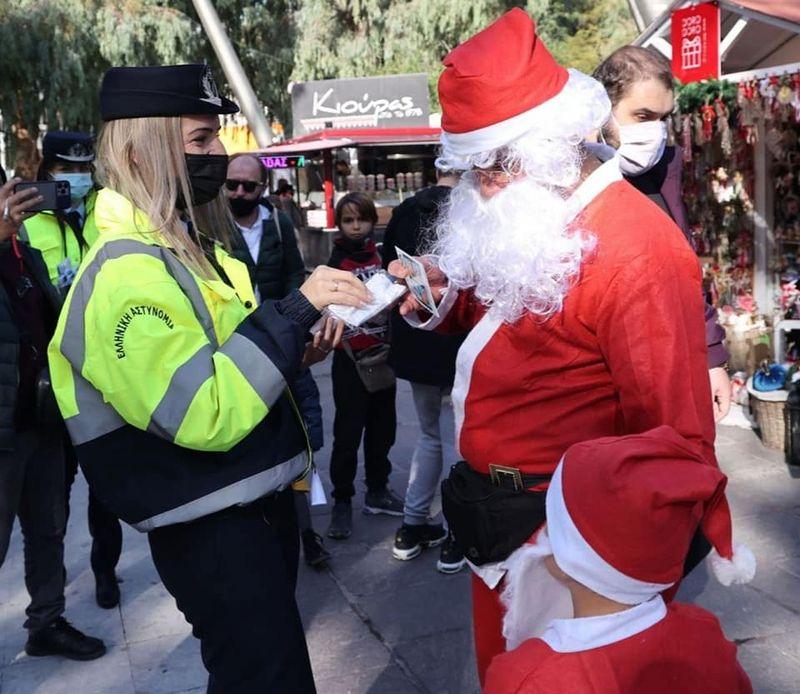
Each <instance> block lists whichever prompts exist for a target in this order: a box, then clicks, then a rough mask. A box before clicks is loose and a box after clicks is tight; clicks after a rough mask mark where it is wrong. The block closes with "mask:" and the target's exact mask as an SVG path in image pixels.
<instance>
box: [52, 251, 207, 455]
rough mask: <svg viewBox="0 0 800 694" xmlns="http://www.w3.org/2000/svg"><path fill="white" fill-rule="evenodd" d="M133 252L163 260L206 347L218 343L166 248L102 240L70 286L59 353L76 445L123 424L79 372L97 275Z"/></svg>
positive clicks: (191, 282) (194, 290) (191, 285)
mask: <svg viewBox="0 0 800 694" xmlns="http://www.w3.org/2000/svg"><path fill="white" fill-rule="evenodd" d="M137 253H138V254H143V255H149V256H151V257H154V258H159V259H160V260H161V261H162V262H163V263H164V265H165V267H166V269H167V271H168V272H169V273H170V275H171V276H172V277H173V278H174V279H175V281H176V282H177V283H178V285H179V286H180V288H181V290H182V291H183V292H184V294H186V297H187V298H188V299H189V302H190V303H191V305H192V309H193V310H194V313H195V316H196V317H197V319H198V321H199V322H200V324H201V325H202V327H203V332H204V333H205V335H206V338H207V339H208V340H209V342H210V343H211V347H209V350H210V351H211V352H213V350H214V349H216V347H217V345H218V342H217V336H216V334H215V333H214V324H213V321H212V319H211V313H210V311H209V310H208V307H207V306H206V303H205V301H203V297H202V295H201V293H200V288H199V287H198V286H197V282H196V281H195V279H194V278H193V277H192V275H191V273H190V272H189V271H188V270H187V269H186V268H185V267H184V266H183V265H182V264H181V263H180V261H179V260H178V259H177V258H175V256H174V255H173V254H172V253H171V252H170V251H169V249H167V248H163V247H161V246H151V245H148V244H146V243H143V242H141V241H133V240H131V239H119V240H116V241H109V242H108V243H106V244H105V245H104V246H103V247H102V248H101V249H100V250H99V251H98V252H97V254H96V255H95V257H94V258H93V259H92V261H91V262H90V263H89V264H88V265H87V266H86V268H85V269H84V271H83V273H82V274H81V277H80V279H79V280H78V282H77V283H76V284H75V285H74V287H73V289H72V298H71V299H70V304H69V308H68V309H67V310H68V314H67V320H66V325H65V327H64V335H63V336H62V338H61V352H62V354H64V356H65V357H66V358H67V360H68V361H69V362H70V364H71V365H72V369H73V376H74V379H75V400H76V403H77V406H78V414H76V415H75V416H73V417H70V418H69V419H68V420H67V426H68V428H69V432H70V436H71V437H72V440H73V443H74V444H75V445H76V446H77V445H79V444H81V443H86V442H87V441H92V440H93V439H95V438H97V437H99V436H102V435H104V434H107V433H109V432H111V431H114V430H116V429H119V428H120V427H122V426H124V425H125V421H124V420H123V419H122V418H121V417H120V416H119V415H118V414H117V412H116V411H115V410H114V408H113V407H112V406H111V405H109V404H108V403H106V402H104V401H103V398H102V395H101V394H100V393H99V392H98V391H97V390H96V389H95V388H94V387H93V386H91V384H89V383H88V382H87V381H86V380H85V379H84V378H83V377H82V376H81V374H82V372H83V365H84V361H85V359H86V307H87V306H88V304H89V300H90V299H91V297H92V294H93V292H94V285H95V281H96V280H97V275H98V274H99V273H100V270H101V268H102V267H103V264H104V263H105V262H106V261H107V260H116V259H117V258H121V257H123V256H126V255H132V254H137ZM195 356H197V355H195ZM184 366H185V365H184ZM179 370H180V369H179ZM206 378H207V376H206ZM204 380H205V379H204ZM195 390H196V389H195ZM189 402H191V400H190V401H189ZM161 404H162V403H160V404H159V407H161ZM165 407H166V405H165ZM170 411H171V410H170ZM184 413H185V412H184Z"/></svg>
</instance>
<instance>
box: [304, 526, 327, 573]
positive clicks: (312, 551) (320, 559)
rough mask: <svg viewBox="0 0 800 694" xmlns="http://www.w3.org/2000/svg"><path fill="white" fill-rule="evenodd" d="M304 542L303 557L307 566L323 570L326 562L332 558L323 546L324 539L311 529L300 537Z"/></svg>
mask: <svg viewBox="0 0 800 694" xmlns="http://www.w3.org/2000/svg"><path fill="white" fill-rule="evenodd" d="M300 538H301V540H302V541H303V556H304V557H305V560H306V564H308V565H309V566H313V567H314V568H315V569H316V568H320V569H321V568H322V567H323V566H324V565H325V562H327V561H328V559H330V558H331V553H330V552H329V551H328V550H327V549H325V545H324V544H322V538H321V537H320V536H319V535H317V533H315V532H314V531H313V530H312V529H311V528H309V529H308V530H304V531H303V532H302V533H301V535H300Z"/></svg>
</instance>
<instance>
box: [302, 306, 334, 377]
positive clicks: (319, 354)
mask: <svg viewBox="0 0 800 694" xmlns="http://www.w3.org/2000/svg"><path fill="white" fill-rule="evenodd" d="M342 333H344V321H337V320H336V319H335V318H330V317H328V318H326V319H325V325H324V326H323V327H322V330H317V332H316V333H314V339H313V340H312V341H311V342H309V343H308V344H307V345H306V351H305V354H303V363H302V368H303V369H307V368H308V367H309V366H311V365H312V364H317V363H319V362H321V361H323V360H324V359H325V357H327V356H328V353H329V352H330V351H331V350H332V349H333V348H334V347H336V346H337V345H338V344H339V343H340V342H341V341H342Z"/></svg>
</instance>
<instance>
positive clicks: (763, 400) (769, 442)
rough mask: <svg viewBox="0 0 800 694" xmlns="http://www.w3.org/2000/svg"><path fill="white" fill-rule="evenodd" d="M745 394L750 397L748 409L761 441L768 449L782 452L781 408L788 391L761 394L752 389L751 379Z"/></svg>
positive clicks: (784, 429) (783, 437) (784, 425)
mask: <svg viewBox="0 0 800 694" xmlns="http://www.w3.org/2000/svg"><path fill="white" fill-rule="evenodd" d="M747 392H748V394H749V395H750V409H751V410H752V411H753V415H754V416H755V418H756V422H758V428H759V429H760V430H761V440H762V441H763V442H764V445H765V446H767V447H768V448H774V449H776V450H779V451H782V450H783V447H784V440H785V432H786V423H785V420H784V418H783V408H784V405H785V403H786V397H787V396H788V394H789V393H788V391H785V390H773V391H771V392H769V393H761V392H759V391H757V390H754V389H753V379H752V378H750V379H748V381H747Z"/></svg>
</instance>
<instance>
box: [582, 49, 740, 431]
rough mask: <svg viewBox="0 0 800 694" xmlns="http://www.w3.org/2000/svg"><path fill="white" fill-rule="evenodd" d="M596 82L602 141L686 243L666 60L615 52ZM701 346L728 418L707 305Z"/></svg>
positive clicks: (644, 52) (718, 412)
mask: <svg viewBox="0 0 800 694" xmlns="http://www.w3.org/2000/svg"><path fill="white" fill-rule="evenodd" d="M594 77H595V79H597V81H599V82H600V83H602V85H603V86H604V87H605V88H606V92H607V93H608V96H609V99H610V100H611V107H612V110H611V116H612V117H611V120H610V121H609V122H608V124H606V126H605V127H604V128H603V130H602V135H603V139H604V140H605V142H606V143H607V144H609V145H610V146H612V147H614V148H615V149H616V150H617V153H618V154H619V157H620V168H621V169H622V173H623V174H624V175H625V178H626V179H627V180H628V182H629V183H631V184H632V185H633V186H634V187H635V188H637V189H638V190H639V191H640V192H642V193H644V194H645V195H646V196H647V197H649V198H650V199H651V200H652V201H653V202H655V203H656V204H657V205H658V206H659V207H660V208H661V209H662V210H664V211H665V212H666V213H667V214H668V215H669V216H670V217H672V219H673V221H674V222H675V223H676V224H677V225H678V226H679V227H680V228H681V230H682V231H683V233H684V235H685V236H686V238H687V239H688V240H689V241H691V232H690V230H689V220H688V218H687V214H686V207H685V206H684V203H683V198H682V185H681V180H682V177H683V162H682V157H681V150H680V148H678V147H675V146H667V120H668V119H669V117H670V115H671V114H672V112H673V110H674V107H675V93H674V88H673V85H674V81H673V77H672V68H671V66H670V64H669V61H668V60H667V59H666V58H664V57H663V56H662V55H661V54H659V53H656V52H655V51H651V50H649V49H647V48H639V47H638V46H624V47H623V48H620V49H618V50H616V51H614V52H613V53H612V54H611V55H610V56H609V57H608V58H606V59H605V60H604V61H603V62H602V63H601V64H600V65H599V66H598V67H597V69H596V70H595V73H594ZM705 318H706V343H707V346H708V369H709V378H710V379H711V392H712V395H713V396H714V417H715V419H716V420H717V421H719V420H720V419H722V418H723V417H725V415H727V414H728V410H729V409H730V404H731V395H730V393H731V386H730V379H729V378H728V373H727V371H726V369H725V364H726V362H727V361H728V353H727V351H726V350H725V346H724V345H723V340H724V339H725V330H724V329H723V328H722V327H721V326H720V325H719V324H718V323H717V313H716V311H715V309H714V308H713V307H712V306H709V305H706V309H705Z"/></svg>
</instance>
